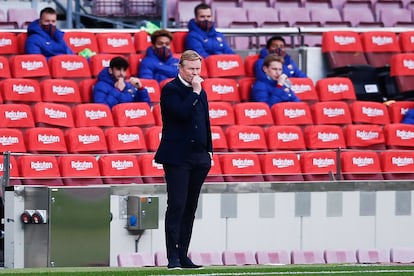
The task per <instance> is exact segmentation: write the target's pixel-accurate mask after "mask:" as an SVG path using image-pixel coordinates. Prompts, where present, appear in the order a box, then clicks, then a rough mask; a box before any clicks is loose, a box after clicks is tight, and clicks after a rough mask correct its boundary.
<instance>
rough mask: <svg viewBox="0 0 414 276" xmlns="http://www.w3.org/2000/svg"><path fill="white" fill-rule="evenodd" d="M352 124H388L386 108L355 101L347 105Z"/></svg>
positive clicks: (374, 103) (378, 104)
mask: <svg viewBox="0 0 414 276" xmlns="http://www.w3.org/2000/svg"><path fill="white" fill-rule="evenodd" d="M349 109H350V111H351V115H352V122H353V123H354V124H377V125H386V124H389V123H390V117H389V115H388V109H387V106H386V105H384V104H382V103H378V102H368V101H356V102H353V103H351V104H350V105H349Z"/></svg>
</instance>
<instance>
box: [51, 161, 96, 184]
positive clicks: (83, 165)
mask: <svg viewBox="0 0 414 276" xmlns="http://www.w3.org/2000/svg"><path fill="white" fill-rule="evenodd" d="M58 163H59V168H60V173H61V175H62V177H63V183H64V185H66V186H85V185H102V184H103V181H102V178H101V173H100V169H99V164H98V161H97V160H96V157H95V156H94V155H85V154H82V155H76V154H71V155H64V156H60V157H58Z"/></svg>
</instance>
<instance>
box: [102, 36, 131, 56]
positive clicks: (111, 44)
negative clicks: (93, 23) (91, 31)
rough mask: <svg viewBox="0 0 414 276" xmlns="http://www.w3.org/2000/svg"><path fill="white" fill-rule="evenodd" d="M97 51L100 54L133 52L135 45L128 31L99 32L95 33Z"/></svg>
mask: <svg viewBox="0 0 414 276" xmlns="http://www.w3.org/2000/svg"><path fill="white" fill-rule="evenodd" d="M96 40H97V42H98V48H99V52H100V53H102V54H123V55H127V54H134V53H136V50H135V45H134V42H133V40H132V35H131V34H130V33H115V32H112V33H99V34H96Z"/></svg>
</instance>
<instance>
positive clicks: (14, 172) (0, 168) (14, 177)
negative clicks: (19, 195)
mask: <svg viewBox="0 0 414 276" xmlns="http://www.w3.org/2000/svg"><path fill="white" fill-rule="evenodd" d="M3 174H4V158H1V159H0V176H3ZM19 177H20V173H19V167H18V165H17V161H16V157H15V156H13V155H11V156H10V179H9V185H10V186H14V185H21V184H22V182H21V180H20V179H19ZM1 196H2V197H3V195H1Z"/></svg>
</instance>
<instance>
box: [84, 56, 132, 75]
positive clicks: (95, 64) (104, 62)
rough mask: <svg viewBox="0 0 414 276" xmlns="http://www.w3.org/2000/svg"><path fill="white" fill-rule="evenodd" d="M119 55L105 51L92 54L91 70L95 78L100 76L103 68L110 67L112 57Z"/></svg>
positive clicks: (90, 60)
mask: <svg viewBox="0 0 414 276" xmlns="http://www.w3.org/2000/svg"><path fill="white" fill-rule="evenodd" d="M117 56H118V55H116V54H103V53H99V54H96V55H94V56H92V57H91V58H90V59H89V67H90V70H91V74H92V77H93V78H96V77H98V75H99V73H100V72H101V71H102V69H104V68H105V67H109V63H110V62H111V59H113V58H114V57H117ZM128 71H129V70H128ZM128 71H127V75H128Z"/></svg>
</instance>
